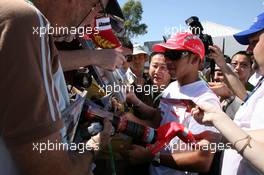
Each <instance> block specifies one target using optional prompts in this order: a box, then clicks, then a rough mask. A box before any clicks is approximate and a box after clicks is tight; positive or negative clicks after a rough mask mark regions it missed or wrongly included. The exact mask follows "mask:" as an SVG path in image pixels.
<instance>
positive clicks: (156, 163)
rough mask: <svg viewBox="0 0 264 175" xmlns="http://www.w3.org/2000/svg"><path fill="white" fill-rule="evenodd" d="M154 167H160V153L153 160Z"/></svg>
mask: <svg viewBox="0 0 264 175" xmlns="http://www.w3.org/2000/svg"><path fill="white" fill-rule="evenodd" d="M151 163H152V165H154V166H159V165H160V152H157V153H156V154H155V156H154V158H153V159H152V162H151Z"/></svg>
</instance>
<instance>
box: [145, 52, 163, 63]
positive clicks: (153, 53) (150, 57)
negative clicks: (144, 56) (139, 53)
mask: <svg viewBox="0 0 264 175" xmlns="http://www.w3.org/2000/svg"><path fill="white" fill-rule="evenodd" d="M159 54H160V55H163V56H164V52H152V53H151V54H150V56H149V63H151V60H152V57H154V56H155V55H159Z"/></svg>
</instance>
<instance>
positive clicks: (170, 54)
mask: <svg viewBox="0 0 264 175" xmlns="http://www.w3.org/2000/svg"><path fill="white" fill-rule="evenodd" d="M190 53H191V52H189V51H184V50H167V51H165V53H164V56H165V57H167V58H169V59H171V60H179V59H181V58H183V57H185V56H187V55H189V54H190Z"/></svg>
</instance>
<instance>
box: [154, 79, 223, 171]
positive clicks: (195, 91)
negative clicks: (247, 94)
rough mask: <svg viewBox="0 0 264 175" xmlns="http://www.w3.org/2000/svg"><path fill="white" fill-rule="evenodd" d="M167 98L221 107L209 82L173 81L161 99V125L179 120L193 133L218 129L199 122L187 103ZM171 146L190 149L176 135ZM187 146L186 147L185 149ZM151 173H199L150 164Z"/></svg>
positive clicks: (180, 149)
mask: <svg viewBox="0 0 264 175" xmlns="http://www.w3.org/2000/svg"><path fill="white" fill-rule="evenodd" d="M167 99H189V100H192V101H193V102H194V103H196V104H199V103H202V102H205V101H206V102H209V103H211V104H214V105H215V106H218V107H219V108H220V102H219V100H218V98H217V96H216V95H215V94H214V93H213V92H212V91H211V90H210V89H209V88H208V86H207V84H206V83H205V82H204V81H203V80H199V81H196V82H193V83H190V84H187V85H184V86H181V87H180V86H179V84H178V82H177V81H175V82H172V83H170V85H169V86H168V87H167V88H166V89H165V90H164V91H163V93H162V99H161V101H160V106H159V107H160V110H161V115H162V121H161V124H160V125H163V124H166V123H168V122H172V121H174V122H178V123H181V124H183V125H185V126H186V127H187V128H188V129H189V130H190V131H191V132H192V133H195V134H197V133H201V132H203V131H205V130H213V131H216V129H215V128H213V127H207V126H204V125H200V124H198V123H197V122H196V121H195V120H194V119H193V117H192V116H191V114H190V112H189V111H188V110H187V107H186V105H183V104H175V103H174V104H173V103H170V101H172V100H170V101H169V102H168V100H167ZM176 143H179V144H180V146H177V145H176ZM175 146H177V147H175ZM170 148H173V149H177V151H183V152H184V151H185V150H186V149H188V148H187V147H186V144H184V143H183V142H181V141H180V142H179V139H178V137H175V138H174V139H172V140H171V142H170ZM185 148H186V149H185ZM173 149H171V150H170V149H169V148H168V147H166V148H165V149H163V150H162V151H161V152H172V151H173ZM150 173H151V175H154V174H155V175H158V174H159V175H161V174H162V175H181V174H198V173H188V172H183V171H178V170H176V169H172V168H169V167H166V166H162V165H160V166H157V167H155V166H153V165H151V166H150Z"/></svg>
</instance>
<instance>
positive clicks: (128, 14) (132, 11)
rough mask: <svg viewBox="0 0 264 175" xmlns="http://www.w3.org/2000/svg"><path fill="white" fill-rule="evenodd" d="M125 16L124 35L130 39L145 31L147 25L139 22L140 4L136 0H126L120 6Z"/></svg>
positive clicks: (140, 17) (141, 11) (141, 10)
mask: <svg viewBox="0 0 264 175" xmlns="http://www.w3.org/2000/svg"><path fill="white" fill-rule="evenodd" d="M122 12H123V15H124V18H125V22H124V27H125V37H126V38H129V39H132V38H134V37H137V36H139V35H144V34H145V33H147V25H146V24H144V23H140V21H141V19H142V16H141V15H142V13H143V9H142V4H141V2H140V1H138V0H128V1H127V2H126V3H125V4H124V6H123V7H122Z"/></svg>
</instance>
